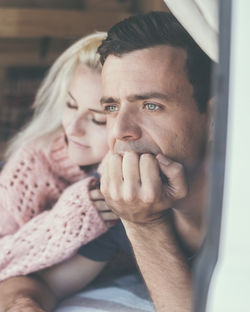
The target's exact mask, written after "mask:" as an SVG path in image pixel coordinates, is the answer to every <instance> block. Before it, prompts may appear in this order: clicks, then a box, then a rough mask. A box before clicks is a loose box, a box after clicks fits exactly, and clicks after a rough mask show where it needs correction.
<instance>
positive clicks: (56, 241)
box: [0, 33, 116, 280]
mask: <svg viewBox="0 0 250 312" xmlns="http://www.w3.org/2000/svg"><path fill="white" fill-rule="evenodd" d="M105 36H106V35H105V33H95V34H92V35H89V36H87V37H85V38H83V39H81V40H79V41H78V42H76V43H75V44H73V45H72V46H71V47H70V48H68V49H67V50H66V51H65V52H64V53H63V54H62V55H61V56H60V57H59V58H58V59H57V60H56V62H55V63H54V64H53V66H52V67H51V69H50V71H49V73H48V75H47V77H46V78H45V79H44V81H43V83H42V85H41V87H40V89H39V90H38V93H37V96H36V99H35V102H34V110H35V111H34V116H33V119H32V120H31V121H30V123H29V124H28V125H26V127H25V128H24V129H23V131H21V132H20V133H19V134H18V135H17V136H16V137H14V139H13V140H12V142H11V143H10V145H9V147H8V149H7V153H6V160H7V162H6V165H5V167H4V168H3V170H2V172H1V176H0V198H1V201H0V213H1V220H0V237H1V239H0V250H1V253H0V280H3V279H6V278H8V277H11V276H16V275H26V274H28V273H31V272H34V271H37V270H40V269H43V268H45V267H49V266H51V265H53V264H55V263H59V262H61V261H63V260H65V259H67V258H69V257H71V256H72V255H73V254H74V253H76V251H77V250H78V249H79V247H80V246H81V245H83V244H86V243H87V242H89V241H90V240H92V239H94V238H96V237H97V236H99V235H100V234H102V233H104V232H105V231H106V230H107V228H108V227H109V226H110V225H112V222H110V220H114V219H116V216H115V215H113V214H112V213H111V212H110V213H107V211H106V210H105V213H102V210H104V209H106V207H105V203H104V201H102V202H100V201H98V202H96V203H94V202H92V201H91V199H90V198H89V189H90V187H91V186H92V185H93V184H94V183H95V182H96V178H95V177H94V176H93V174H94V173H95V172H96V169H97V166H98V164H99V163H100V162H101V160H102V159H103V157H104V156H105V154H106V152H107V151H108V147H107V143H106V129H105V123H106V120H105V115H104V114H102V113H100V111H101V106H100V104H99V99H100V95H101V77H100V71H101V65H100V62H99V57H98V55H97V53H96V50H97V48H98V46H99V45H100V43H101V41H102V40H103V39H104V38H105ZM95 205H98V209H99V210H100V212H101V213H100V214H99V213H98V210H97V209H96V207H95Z"/></svg>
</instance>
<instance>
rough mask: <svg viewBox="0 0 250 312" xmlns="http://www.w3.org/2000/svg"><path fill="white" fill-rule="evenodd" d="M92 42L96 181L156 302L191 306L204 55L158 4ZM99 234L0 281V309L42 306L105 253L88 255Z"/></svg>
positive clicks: (205, 112)
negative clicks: (97, 96) (103, 141)
mask: <svg viewBox="0 0 250 312" xmlns="http://www.w3.org/2000/svg"><path fill="white" fill-rule="evenodd" d="M99 51H100V54H101V58H102V61H103V73H102V79H103V96H102V99H101V103H102V105H103V109H104V111H105V112H106V114H107V127H108V139H109V146H110V149H111V152H112V153H111V155H110V156H109V158H108V159H107V161H106V163H105V166H104V172H103V174H102V178H101V191H102V193H103V195H104V197H105V201H106V203H107V205H108V206H109V207H110V208H111V209H112V210H113V211H114V212H115V213H116V214H118V215H119V216H120V218H121V222H122V224H123V226H124V228H125V230H126V234H127V236H128V238H129V241H130V243H131V245H132V248H133V252H134V254H135V258H136V261H137V264H138V266H139V268H140V271H141V273H142V275H143V277H144V280H145V282H146V285H147V287H148V289H149V292H150V294H151V297H152V299H153V302H154V304H155V307H156V309H157V311H160V312H162V311H175V312H183V311H191V305H192V300H191V299H192V278H191V271H190V267H191V259H192V258H193V257H194V255H195V253H196V252H197V250H198V249H199V248H200V246H201V243H202V240H203V238H204V224H203V219H204V206H205V193H206V180H205V178H206V174H205V168H206V160H205V156H206V146H207V134H208V131H209V125H210V121H209V107H208V101H209V89H210V88H209V83H210V73H211V63H210V61H209V59H208V57H207V56H206V55H205V54H204V53H203V52H202V51H201V49H200V48H199V47H198V46H197V45H196V44H195V42H194V41H193V40H192V38H191V37H190V36H189V35H188V34H187V33H186V31H185V30H184V29H183V28H182V26H181V25H180V24H179V23H178V22H177V21H176V19H175V18H174V17H173V16H172V15H170V14H167V13H160V12H159V13H150V14H147V15H141V16H137V17H131V18H129V19H127V20H125V21H122V22H121V23H118V24H117V25H115V26H114V27H113V28H111V30H110V31H109V33H108V37H107V39H106V40H105V41H104V42H103V44H102V45H101V47H100V48H99ZM96 193H98V192H96ZM93 196H96V197H98V196H100V195H99V194H95V195H93ZM112 231H113V233H117V232H119V233H120V234H119V235H121V238H123V239H124V240H125V241H126V238H124V235H123V234H122V229H121V223H118V225H116V226H115V227H114V228H113V229H112V230H111V231H110V233H111V234H110V233H107V234H106V241H107V237H108V236H109V235H112ZM114 235H115V234H114ZM98 241H99V245H98V244H96V242H92V243H90V244H89V245H88V246H84V247H83V248H82V249H81V250H80V251H79V254H78V255H76V256H75V257H73V258H72V259H69V260H68V261H66V262H65V263H62V264H59V265H57V266H56V267H54V268H50V269H48V270H45V271H44V272H41V273H38V274H37V275H38V276H39V278H40V279H38V278H36V279H35V278H31V277H17V278H13V279H9V280H7V281H5V282H4V283H2V286H1V287H0V296H2V297H0V299H1V300H2V298H4V295H6V297H7V298H8V299H4V303H2V308H0V311H1V312H2V311H10V312H14V311H22V308H23V311H24V310H25V311H26V312H28V311H29V310H28V309H30V311H33V312H39V311H50V310H51V309H52V308H53V307H54V305H55V304H56V302H57V301H58V300H60V299H61V298H63V297H64V296H66V295H69V294H70V293H72V292H74V291H77V290H79V289H80V288H82V287H83V286H84V285H86V284H87V283H88V282H89V281H90V280H92V279H93V278H94V277H95V276H96V275H97V274H98V273H99V272H100V271H101V270H102V268H103V267H104V266H105V264H106V262H107V261H108V259H109V258H108V256H107V257H104V258H103V259H102V258H100V257H99V256H98V255H97V256H96V250H97V254H98V248H100V249H101V247H100V242H102V241H103V242H105V239H103V237H101V238H100V239H99V240H98V239H97V242H98ZM119 244H120V245H122V244H123V241H122V243H119V241H118V242H117V245H119ZM106 246H107V247H108V245H106ZM112 248H113V247H112ZM112 248H109V249H112ZM113 249H115V247H114V248H113ZM110 253H112V252H110ZM98 257H99V258H98ZM87 265H88V267H90V268H91V269H88V271H87V272H86V271H85V270H84V266H87ZM66 269H67V273H65V270H66ZM61 272H63V274H61ZM0 302H1V301H0ZM2 302H3V301H2ZM0 307H1V306H0ZM8 308H9V310H8Z"/></svg>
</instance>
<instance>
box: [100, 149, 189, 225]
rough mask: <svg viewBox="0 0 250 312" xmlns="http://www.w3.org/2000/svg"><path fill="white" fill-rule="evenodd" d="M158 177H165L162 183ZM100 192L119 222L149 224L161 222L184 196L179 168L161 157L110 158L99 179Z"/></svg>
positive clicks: (180, 166) (144, 155) (181, 169)
mask: <svg viewBox="0 0 250 312" xmlns="http://www.w3.org/2000/svg"><path fill="white" fill-rule="evenodd" d="M161 174H163V175H164V176H165V177H166V182H165V183H163V182H162V178H161ZM101 192H102V194H103V195H104V197H105V201H106V203H107V205H108V206H109V207H110V208H111V209H112V210H113V211H114V213H115V214H117V215H119V216H120V217H121V218H122V219H124V220H127V221H131V222H134V223H141V224H145V223H151V222H154V221H155V220H158V219H159V218H160V219H161V217H162V215H164V214H165V212H166V210H167V209H168V208H171V207H173V204H174V202H175V201H177V200H179V199H182V198H184V197H185V196H186V195H187V183H186V179H185V174H184V168H183V166H182V165H181V164H179V163H176V162H174V161H171V160H170V159H167V158H166V157H164V156H163V155H160V154H159V155H157V156H156V157H155V156H153V155H151V154H142V155H140V156H139V155H138V154H136V153H135V152H125V153H124V155H123V157H122V156H121V155H118V154H112V155H110V156H109V159H108V160H107V162H106V166H105V168H104V172H103V174H102V177H101Z"/></svg>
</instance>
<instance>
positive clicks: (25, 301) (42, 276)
mask: <svg viewBox="0 0 250 312" xmlns="http://www.w3.org/2000/svg"><path fill="white" fill-rule="evenodd" d="M105 265H106V262H96V261H92V260H90V259H87V258H85V257H82V256H79V255H75V256H74V257H72V258H71V259H68V260H67V261H65V262H62V263H60V264H58V265H56V266H54V267H51V268H48V269H46V270H43V271H40V272H37V273H36V274H34V275H32V276H19V277H13V278H10V279H7V280H5V281H3V282H1V283H0V312H43V311H48V312H49V311H53V309H54V308H55V306H56V305H57V303H59V302H60V301H61V300H62V299H64V298H65V297H67V296H69V295H71V294H74V293H76V292H77V291H79V290H80V289H82V288H83V287H85V286H86V285H87V284H88V283H90V282H91V281H92V280H93V279H94V278H95V277H96V276H97V275H98V274H99V273H100V272H101V270H102V269H103V268H104V266H105Z"/></svg>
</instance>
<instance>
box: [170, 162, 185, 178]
mask: <svg viewBox="0 0 250 312" xmlns="http://www.w3.org/2000/svg"><path fill="white" fill-rule="evenodd" d="M182 172H183V165H182V164H180V163H177V162H175V163H173V164H172V165H171V174H172V175H179V174H182Z"/></svg>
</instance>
